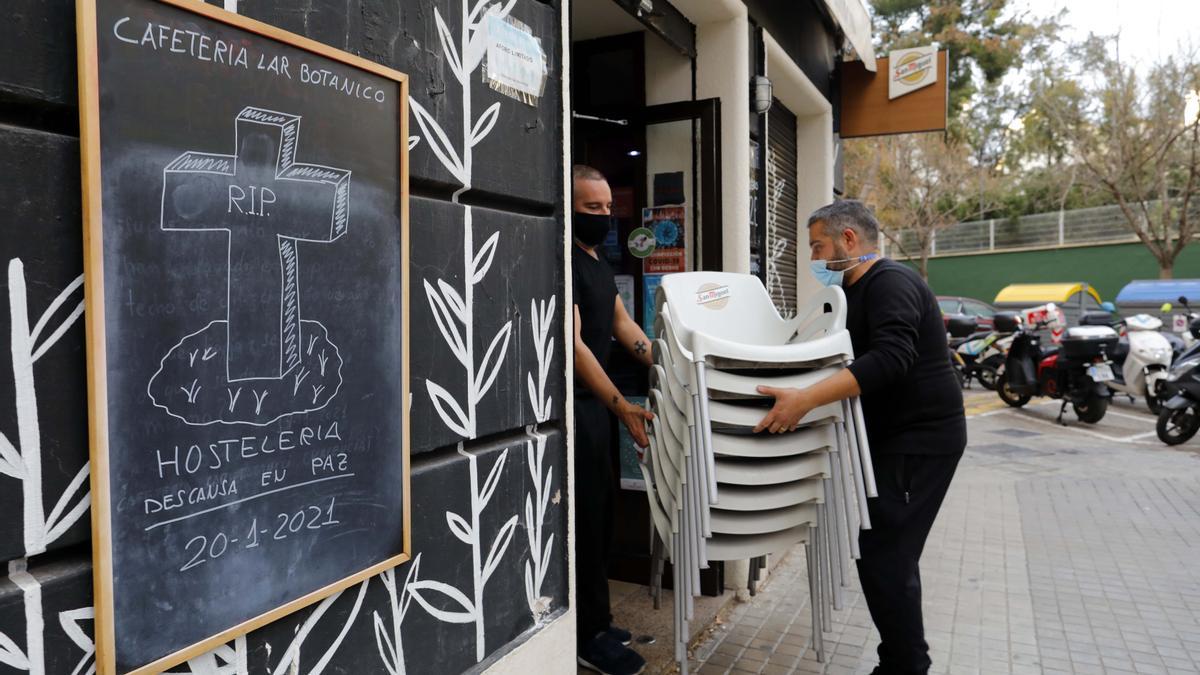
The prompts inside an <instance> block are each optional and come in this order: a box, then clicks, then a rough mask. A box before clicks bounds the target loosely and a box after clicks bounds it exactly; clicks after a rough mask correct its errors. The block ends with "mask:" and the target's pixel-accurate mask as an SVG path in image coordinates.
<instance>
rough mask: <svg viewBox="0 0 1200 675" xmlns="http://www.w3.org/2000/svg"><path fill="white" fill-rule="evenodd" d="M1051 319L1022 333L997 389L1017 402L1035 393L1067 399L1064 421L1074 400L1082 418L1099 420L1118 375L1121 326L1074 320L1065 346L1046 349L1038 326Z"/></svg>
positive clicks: (1016, 405) (1060, 415) (1060, 414)
mask: <svg viewBox="0 0 1200 675" xmlns="http://www.w3.org/2000/svg"><path fill="white" fill-rule="evenodd" d="M1047 325H1049V322H1039V323H1036V324H1034V325H1033V326H1032V327H1030V328H1024V329H1021V330H1020V331H1019V332H1018V333H1017V336H1016V338H1014V339H1013V344H1012V347H1011V348H1010V349H1009V351H1008V357H1007V359H1006V361H1005V365H1004V372H1003V373H1002V374H1001V375H1000V377H999V378H998V380H997V382H996V392H997V393H998V394H1000V398H1001V399H1002V400H1003V401H1004V402H1005V403H1007V404H1008V405H1010V406H1013V407H1014V408H1020V407H1021V406H1023V405H1025V404H1026V403H1029V401H1030V399H1032V398H1033V397H1034V396H1049V397H1050V398H1054V399H1061V400H1062V402H1063V403H1062V407H1061V408H1059V411H1058V423H1059V424H1064V422H1063V413H1064V412H1066V409H1067V405H1068V404H1070V405H1071V406H1072V407H1073V408H1074V409H1075V415H1076V416H1077V417H1079V419H1080V421H1082V422H1086V423H1088V424H1095V423H1097V422H1099V421H1100V420H1101V419H1103V418H1104V414H1105V413H1106V412H1108V402H1109V399H1111V398H1112V391H1111V390H1110V389H1109V388H1108V387H1107V386H1106V385H1105V383H1106V382H1108V381H1109V380H1112V379H1113V377H1114V374H1113V369H1112V361H1110V360H1109V354H1111V353H1112V351H1113V349H1115V348H1116V346H1117V340H1118V336H1117V332H1116V331H1115V330H1113V329H1112V328H1109V327H1107V326H1073V327H1071V328H1068V329H1067V330H1066V331H1065V333H1064V334H1063V337H1062V343H1061V347H1049V348H1046V349H1042V346H1041V338H1040V337H1039V336H1038V335H1037V331H1038V329H1040V328H1044V327H1045V326H1047Z"/></svg>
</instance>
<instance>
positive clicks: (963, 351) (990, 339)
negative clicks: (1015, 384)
mask: <svg viewBox="0 0 1200 675" xmlns="http://www.w3.org/2000/svg"><path fill="white" fill-rule="evenodd" d="M955 321H956V318H954V317H952V318H951V319H950V322H951V323H952V324H953V323H954V322H955ZM992 322H993V326H994V329H993V330H991V331H976V332H974V333H971V334H970V335H967V336H966V337H962V338H952V339H951V340H950V348H951V349H952V350H954V354H953V358H954V367H955V368H956V369H957V370H958V371H959V380H960V381H961V382H962V383H963V387H964V388H966V387H968V386H970V382H971V379H972V378H974V379H976V380H978V381H979V384H980V385H982V386H983V388H984V389H987V390H988V391H995V390H996V378H997V377H998V375H999V373H1002V372H1004V359H1005V357H1006V356H1007V355H1008V350H1009V347H1011V346H1012V343H1013V339H1014V338H1015V337H1016V331H1017V328H1018V326H1019V325H1020V317H1019V316H1018V315H1017V313H1016V312H997V313H996V314H995V316H994V317H993V318H992ZM954 328H955V326H953V325H951V329H952V330H951V334H952V335H953V333H954V330H953V329H954Z"/></svg>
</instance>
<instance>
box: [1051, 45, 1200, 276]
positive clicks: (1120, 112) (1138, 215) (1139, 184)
mask: <svg viewBox="0 0 1200 675" xmlns="http://www.w3.org/2000/svg"><path fill="white" fill-rule="evenodd" d="M1076 53H1078V54H1079V55H1080V56H1079V61H1078V66H1077V67H1078V72H1077V73H1075V74H1074V81H1075V82H1077V83H1079V84H1078V86H1079V91H1078V93H1077V94H1072V95H1062V93H1061V90H1060V89H1056V87H1061V86H1067V85H1062V84H1052V85H1048V86H1045V87H1042V88H1041V90H1040V91H1038V109H1039V111H1040V114H1042V115H1044V117H1045V125H1046V128H1047V132H1046V133H1047V135H1048V136H1053V137H1054V138H1056V139H1060V145H1056V146H1054V147H1061V148H1062V150H1063V152H1064V154H1065V155H1066V156H1069V157H1070V158H1071V159H1072V160H1073V161H1074V162H1076V163H1077V164H1078V166H1079V171H1080V174H1081V177H1082V178H1083V180H1085V181H1087V182H1088V183H1089V184H1090V185H1091V186H1092V187H1093V188H1094V189H1095V190H1097V191H1099V192H1101V193H1103V194H1104V195H1105V196H1106V197H1107V198H1108V199H1110V200H1111V201H1112V202H1114V203H1116V204H1117V205H1118V206H1119V207H1120V209H1121V213H1122V214H1123V215H1124V216H1125V224H1126V226H1127V227H1128V228H1129V229H1130V231H1132V232H1133V233H1134V234H1135V235H1136V236H1137V237H1138V239H1139V240H1140V241H1141V242H1142V243H1143V244H1144V245H1145V246H1146V248H1147V249H1149V251H1150V252H1151V253H1152V254H1153V255H1154V257H1155V259H1156V260H1157V261H1158V265H1159V276H1160V277H1161V278H1164V279H1169V278H1171V276H1172V274H1173V269H1174V265H1175V260H1176V259H1177V258H1178V257H1179V254H1180V253H1181V252H1182V251H1183V250H1184V248H1186V247H1187V245H1188V244H1189V243H1190V242H1191V241H1192V240H1193V239H1194V238H1195V234H1196V224H1197V220H1198V219H1200V58H1197V54H1196V52H1195V51H1194V50H1191V51H1185V52H1184V53H1182V54H1179V55H1177V56H1173V57H1170V58H1167V59H1165V60H1162V61H1160V62H1158V63H1155V64H1153V65H1152V66H1150V67H1149V68H1148V70H1147V71H1146V72H1145V74H1144V75H1143V74H1139V72H1138V71H1137V70H1136V69H1134V68H1133V67H1131V66H1130V65H1128V64H1126V63H1124V62H1122V61H1121V59H1120V58H1119V57H1118V56H1117V53H1116V50H1114V49H1112V48H1111V40H1110V39H1108V38H1103V37H1091V38H1089V39H1088V40H1087V41H1086V42H1085V43H1084V44H1083V45H1082V46H1081V48H1080V49H1078V50H1076ZM1047 147H1049V146H1047Z"/></svg>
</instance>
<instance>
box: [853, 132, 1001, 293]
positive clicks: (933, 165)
mask: <svg viewBox="0 0 1200 675" xmlns="http://www.w3.org/2000/svg"><path fill="white" fill-rule="evenodd" d="M849 153H854V154H855V157H854V161H856V162H859V163H862V164H865V165H866V166H868V167H869V171H867V172H866V173H864V174H862V175H863V176H864V179H863V180H862V182H855V181H854V180H853V178H852V177H851V176H847V180H849V181H851V182H850V183H848V185H847V187H848V188H850V192H851V194H857V195H860V197H861V198H862V199H863V201H865V202H867V203H869V204H871V205H872V206H874V208H875V215H876V217H877V218H878V219H879V223H880V231H881V232H882V233H883V235H884V237H886V238H887V240H888V242H889V244H890V245H891V246H892V247H893V248H894V249H895V250H898V251H899V252H900V254H901V255H903V256H905V257H907V258H909V259H911V260H915V261H917V269H918V271H920V273H921V276H922V277H925V278H928V276H929V258H930V256H931V255H932V254H933V245H934V240H935V238H936V237H937V233H938V232H939V231H941V230H944V229H946V228H947V227H950V226H951V225H954V224H956V223H958V222H960V221H961V220H962V219H963V217H964V216H965V215H967V214H970V213H971V212H972V210H973V209H974V207H975V199H976V197H975V195H973V194H972V193H971V192H969V191H964V190H962V189H961V186H962V185H964V184H968V183H971V182H972V181H973V180H975V175H976V171H975V166H974V165H973V164H972V162H971V159H970V148H969V147H968V146H967V145H966V144H965V143H962V142H960V141H954V140H952V139H948V137H947V136H945V135H943V134H937V133H933V134H908V135H899V136H887V137H884V138H881V139H877V140H876V141H875V143H874V144H873V145H871V146H867V145H865V144H856V145H855V146H853V149H852V150H849V151H848V155H847V161H849V160H850V159H851V158H850V156H849ZM867 153H869V156H865V155H866V154H867ZM985 180H988V181H991V180H992V179H990V178H986V177H985ZM985 188H987V189H985V191H984V194H985V195H987V198H988V199H991V198H992V195H994V190H992V189H990V188H991V186H990V185H985Z"/></svg>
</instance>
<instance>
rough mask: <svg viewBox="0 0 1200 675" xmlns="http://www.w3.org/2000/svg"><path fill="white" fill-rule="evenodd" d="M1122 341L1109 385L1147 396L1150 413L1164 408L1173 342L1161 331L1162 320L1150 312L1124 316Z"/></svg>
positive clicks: (1113, 388)
mask: <svg viewBox="0 0 1200 675" xmlns="http://www.w3.org/2000/svg"><path fill="white" fill-rule="evenodd" d="M1120 324H1123V325H1124V329H1125V330H1124V331H1122V332H1123V335H1122V336H1121V342H1120V343H1119V344H1118V346H1117V349H1116V352H1115V353H1114V354H1111V355H1110V356H1111V358H1112V362H1113V374H1114V375H1115V376H1116V377H1115V378H1113V379H1112V380H1109V382H1108V387H1109V388H1110V389H1112V390H1113V391H1114V392H1121V393H1123V394H1127V395H1129V396H1130V397H1133V396H1141V397H1142V398H1144V399H1146V405H1147V406H1148V407H1149V408H1150V412H1152V413H1154V414H1156V415H1157V414H1158V412H1159V410H1161V409H1162V396H1163V392H1162V386H1163V383H1165V382H1166V379H1167V370H1168V369H1169V368H1170V367H1171V357H1172V350H1171V343H1170V342H1168V341H1167V338H1166V337H1164V336H1163V335H1162V333H1159V332H1158V331H1159V329H1161V328H1162V326H1163V322H1162V320H1160V319H1158V318H1156V317H1153V316H1150V315H1149V314H1135V315H1133V316H1131V317H1128V318H1126V319H1123V320H1122V321H1120V322H1119V325H1120Z"/></svg>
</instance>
